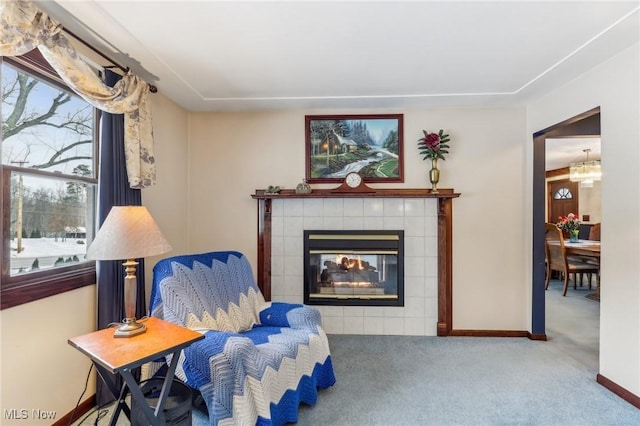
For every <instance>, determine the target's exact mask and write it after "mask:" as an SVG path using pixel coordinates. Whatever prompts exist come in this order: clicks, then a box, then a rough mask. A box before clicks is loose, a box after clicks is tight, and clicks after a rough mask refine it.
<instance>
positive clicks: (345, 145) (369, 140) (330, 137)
mask: <svg viewBox="0 0 640 426" xmlns="http://www.w3.org/2000/svg"><path fill="white" fill-rule="evenodd" d="M305 143H306V146H305V156H306V179H307V182H309V183H339V182H342V181H343V180H344V178H345V176H346V175H347V174H348V173H350V172H358V173H359V174H360V175H361V176H362V178H363V180H364V181H365V182H385V183H386V182H404V164H403V158H404V146H403V145H404V115H403V114H348V115H305Z"/></svg>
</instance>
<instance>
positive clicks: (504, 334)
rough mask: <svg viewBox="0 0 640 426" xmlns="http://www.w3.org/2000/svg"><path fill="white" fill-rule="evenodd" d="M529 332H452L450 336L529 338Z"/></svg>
mask: <svg viewBox="0 0 640 426" xmlns="http://www.w3.org/2000/svg"><path fill="white" fill-rule="evenodd" d="M528 334H529V332H527V331H520V330H451V333H449V336H466V337H528Z"/></svg>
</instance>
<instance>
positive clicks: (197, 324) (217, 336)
mask: <svg viewBox="0 0 640 426" xmlns="http://www.w3.org/2000/svg"><path fill="white" fill-rule="evenodd" d="M150 311H151V314H152V315H153V316H156V317H158V318H162V319H164V320H166V321H169V322H172V323H175V324H178V325H181V326H184V327H188V328H191V329H193V330H197V331H200V332H202V333H204V335H205V338H204V339H202V340H200V341H198V342H196V343H194V344H193V345H191V346H190V347H189V348H187V349H185V350H184V351H183V352H182V353H181V355H180V359H179V362H178V368H177V370H176V376H177V377H179V378H180V379H181V380H183V381H184V382H185V383H187V384H188V385H189V386H191V387H193V388H195V389H198V390H200V392H201V394H202V397H203V399H204V401H205V403H206V405H207V409H208V412H209V422H210V424H211V425H238V424H242V425H245V424H246V425H249V424H260V425H281V424H284V423H286V422H295V421H297V418H298V405H299V404H300V403H301V402H304V403H307V404H315V402H316V400H317V397H318V391H317V389H318V388H320V389H325V388H328V387H330V386H332V385H333V384H334V383H335V376H334V373H333V366H332V364H331V355H330V352H329V343H328V341H327V336H326V335H325V333H324V330H323V329H322V327H321V325H320V324H321V323H320V313H319V312H318V311H317V310H316V309H314V308H312V307H310V306H306V305H300V304H288V303H269V302H265V301H264V298H263V296H262V293H261V292H260V290H259V289H258V287H257V285H256V283H255V280H254V278H253V273H252V270H251V266H250V264H249V262H248V260H247V258H246V257H245V256H244V255H243V254H241V253H238V252H232V251H225V252H210V253H203V254H195V255H186V256H176V257H172V258H168V259H164V260H161V261H160V262H158V263H157V264H156V266H155V267H154V270H153V287H152V293H151V304H150Z"/></svg>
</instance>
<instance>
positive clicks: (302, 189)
mask: <svg viewBox="0 0 640 426" xmlns="http://www.w3.org/2000/svg"><path fill="white" fill-rule="evenodd" d="M296 194H311V185H309V184H308V183H307V180H306V179H302V183H299V184H298V186H296Z"/></svg>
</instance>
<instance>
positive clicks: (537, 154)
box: [531, 107, 600, 340]
mask: <svg viewBox="0 0 640 426" xmlns="http://www.w3.org/2000/svg"><path fill="white" fill-rule="evenodd" d="M599 136H600V107H597V108H594V109H592V110H589V111H586V112H584V113H582V114H579V115H577V116H575V117H572V118H570V119H568V120H565V121H563V122H561V123H558V124H555V125H553V126H551V127H548V128H546V129H543V130H540V131H538V132H536V133H534V134H533V226H532V228H533V229H532V231H533V236H532V242H533V249H532V253H533V255H532V272H533V273H532V311H531V312H532V318H531V338H532V339H536V340H546V339H547V336H546V326H545V315H546V310H545V289H544V283H545V253H544V233H545V231H544V226H545V223H546V221H547V212H546V208H545V206H546V205H547V203H546V201H547V200H546V197H547V190H546V140H547V138H549V139H551V138H571V137H599Z"/></svg>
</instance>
